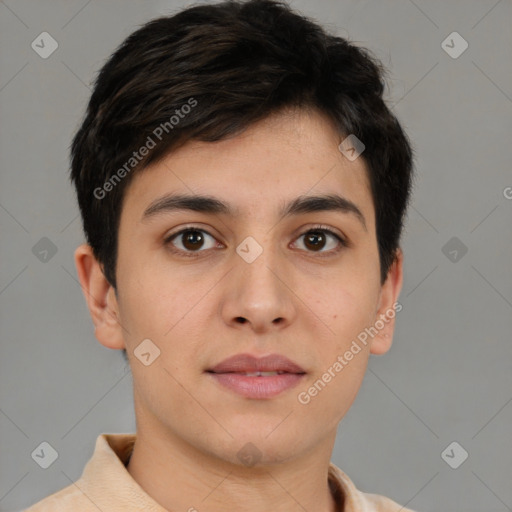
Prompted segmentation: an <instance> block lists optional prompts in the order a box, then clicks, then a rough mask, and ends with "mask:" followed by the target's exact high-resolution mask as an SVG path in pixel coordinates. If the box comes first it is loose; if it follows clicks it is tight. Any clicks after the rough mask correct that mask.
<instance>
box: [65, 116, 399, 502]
mask: <svg viewBox="0 0 512 512" xmlns="http://www.w3.org/2000/svg"><path fill="white" fill-rule="evenodd" d="M341 140H342V137H340V135H339V134H337V133H336V131H335V129H334V127H333V126H332V125H331V124H330V123H329V121H328V120H327V119H326V118H324V117H323V116H322V115H321V114H319V113H316V112H306V111H296V112H287V113H280V114H278V115H273V116H271V117H268V118H266V119H264V120H263V121H261V122H258V123H256V124H254V125H252V126H251V127H250V128H249V129H247V130H246V131H245V132H244V133H243V134H241V135H238V136H236V137H233V138H231V139H228V140H223V141H220V142H215V143H206V142H197V141H191V142H188V143H187V144H186V145H184V146H182V147H181V148H179V149H178V150H176V151H174V152H171V153H170V154H168V155H167V156H166V157H165V158H164V159H162V160H161V161H160V162H158V163H156V164H154V165H152V166H150V167H148V168H146V169H145V170H144V172H142V173H139V174H138V175H136V176H134V179H133V181H132V182H131V183H130V185H129V187H128V188H127V191H126V196H125V200H124V203H123V208H122V213H121V221H120V229H119V238H118V243H119V251H118V261H117V268H116V276H117V285H118V289H117V294H116V292H115V290H114V289H113V288H112V287H111V286H110V285H109V283H108V282H107V281H106V280H105V278H104V276H103V273H102V270H101V265H100V264H99V263H98V262H97V261H96V260H95V258H94V256H93V254H92V251H91V248H90V247H89V246H88V245H86V244H84V245H81V246H80V247H78V249H77V250H76V252H75V263H76V266H77V270H78V275H79V278H80V282H81V285H82V287H83V290H84V295H85V298H86V301H87V304H88V307H89V310H90V313H91V316H92V319H93V322H94V325H95V327H96V329H95V335H96V337H97V339H98V341H99V342H100V343H101V344H102V345H104V346H105V347H108V348H111V349H122V348H126V349H127V352H128V356H129V359H130V365H131V369H132V374H133V389H134V404H135V414H136V421H137V441H136V443H135V447H134V451H133V455H132V458H131V461H130V464H129V466H128V471H129V473H130V474H131V475H132V477H133V478H134V479H135V480H136V481H137V482H138V483H139V485H140V486H141V487H142V488H143V489H144V490H145V491H146V492H147V493H148V494H149V495H150V496H152V497H153V498H154V499H155V500H156V501H157V502H158V503H160V504H161V505H162V506H163V507H164V508H166V509H168V510H194V508H195V509H197V510H198V511H200V512H201V511H206V510H207V511H208V512H221V511H222V512H224V511H225V510H226V504H227V503H231V504H236V506H235V505H234V508H236V509H237V510H240V511H244V512H267V511H268V510H273V511H276V512H280V511H283V512H284V511H286V512H290V511H299V510H300V511H303V510H304V509H305V510H317V511H323V512H328V511H329V512H334V511H335V503H334V500H333V497H332V496H331V493H330V490H329V487H328V485H327V471H328V465H329V462H330V459H331V454H332V450H333V446H334V442H335V438H336V432H337V426H338V423H339V422H340V421H341V419H342V418H343V417H344V415H345V414H346V412H347V410H348V409H349V407H350V406H351V404H352V402H353V400H354V398H355V396H356V394H357V392H358V390H359V388H360V385H361V382H362V379H363V376H364V373H365V370H366V366H367V362H368V358H369V355H370V353H372V354H384V353H385V352H387V350H388V349H389V348H390V346H391V342H392V337H393V330H394V320H393V319H391V320H389V321H387V322H386V323H385V326H384V328H383V329H381V330H380V331H379V332H378V334H377V335H376V336H375V337H373V338H370V339H369V343H368V345H367V346H366V347H364V346H362V350H361V352H359V353H358V354H357V355H355V356H354V358H353V359H352V360H351V361H350V362H348V364H347V365H346V366H345V367H344V368H343V370H342V371H341V372H339V373H337V374H336V377H335V378H333V379H332V380H331V381H330V382H329V383H328V384H327V385H326V386H325V388H324V389H323V390H322V391H321V392H319V393H318V395H317V396H315V397H314V398H313V399H312V400H311V401H310V402H309V403H308V404H307V405H304V404H301V403H299V401H298V400H297V395H298V393H299V392H301V391H305V390H306V391H307V389H308V388H309V387H310V386H312V385H313V383H314V382H315V381H317V380H318V379H319V378H320V377H321V376H322V374H324V373H325V372H326V371H327V369H328V368H329V367H332V365H333V363H334V362H335V361H336V360H337V357H338V356H339V355H343V354H344V353H345V352H346V351H347V350H348V349H349V347H350V345H351V343H352V341H353V340H355V339H356V337H357V335H358V334H359V333H361V332H362V331H364V329H365V328H367V327H369V326H372V325H374V324H375V322H376V321H377V320H378V319H379V318H380V316H379V315H382V314H385V313H386V312H387V311H390V310H392V309H393V304H394V303H395V302H396V301H397V299H398V296H399V293H400V290H401V287H402V262H403V256H402V252H401V251H400V250H398V252H397V258H396V260H395V262H394V264H393V265H392V267H391V268H390V271H389V273H388V277H387V280H386V282H385V283H384V285H382V286H381V283H380V275H379V254H378V248H377V238H376V231H375V218H374V217H375V211H374V206H373V201H372V197H371V193H370V188H369V182H368V177H367V174H366V167H365V163H364V160H363V159H362V158H361V157H360V158H357V159H356V160H355V161H349V160H348V159H347V158H346V157H345V156H343V154H342V153H341V152H340V151H339V149H338V145H339V143H340V142H341ZM166 192H180V193H201V194H208V195H212V196H215V197H218V198H219V199H221V200H223V201H225V202H228V203H230V204H232V205H233V206H234V207H237V208H239V214H238V215H236V216H234V217H230V216H227V215H224V214H209V213H200V212H192V211H186V210H182V211H173V212H166V213H163V214H160V215H157V216H154V217H152V218H151V219H150V220H147V221H145V222H144V221H141V217H142V213H143V212H144V210H145V209H146V208H147V207H148V205H149V204H150V203H151V202H152V201H153V200H155V199H156V198H158V197H160V196H161V195H163V194H164V193H166ZM322 193H323V194H327V193H337V194H340V195H342V196H344V197H345V198H347V199H349V200H350V201H352V202H353V203H355V204H356V205H357V206H358V208H359V209H360V210H361V212H362V213H363V215H364V218H365V223H366V229H365V227H363V225H362V223H361V222H360V221H359V220H358V218H357V217H356V216H355V215H354V214H352V213H346V212H339V211H320V212H314V213H306V214H301V215H297V216H293V217H290V218H285V219H281V220H280V219H279V216H278V210H279V208H280V207H281V206H282V204H283V203H284V202H287V201H290V200H292V199H294V198H296V197H298V196H302V195H312V194H315V195H316V194H322ZM189 224H193V225H194V226H197V228H200V229H204V230H205V231H206V232H207V234H206V233H204V232H203V236H204V237H205V239H204V244H203V246H202V247H201V245H200V244H197V245H195V246H194V245H192V246H191V245H190V244H189V245H187V241H186V239H185V240H184V238H183V236H178V237H177V238H175V239H174V241H173V242H174V247H175V249H176V250H178V251H179V250H180V249H181V250H182V251H186V250H187V248H190V247H192V249H189V253H191V252H192V253H193V254H196V255H197V254H198V250H196V252H195V253H194V247H198V248H199V251H200V252H199V256H197V257H186V256H181V255H178V254H175V253H173V252H171V250H170V248H171V247H173V246H172V243H171V242H169V243H168V244H167V246H166V245H165V243H164V239H165V237H166V235H169V234H172V233H175V232H177V231H179V230H180V229H182V228H184V227H186V226H188V225H189ZM318 224H322V225H325V226H327V227H329V228H331V229H333V230H334V231H336V232H337V233H339V234H341V235H342V236H344V237H345V238H346V239H348V240H349V242H350V246H349V247H343V246H340V245H339V243H338V241H337V240H336V239H335V238H332V236H331V235H326V238H325V242H323V243H322V241H320V243H319V244H317V246H315V245H314V243H313V244H311V243H309V245H308V243H307V236H303V234H304V233H305V232H307V231H308V230H309V229H311V228H315V227H316V225H318ZM210 235H211V236H210ZM247 236H252V237H253V238H254V239H255V240H256V241H257V242H258V243H259V245H260V246H261V247H262V248H263V252H262V254H261V255H260V256H259V257H258V258H256V260H254V261H253V262H252V263H250V264H249V263H247V262H246V261H244V260H243V259H242V258H241V257H240V256H239V255H238V254H237V252H236V247H237V246H238V245H239V244H240V243H241V242H242V241H243V240H244V239H245V238H246V237H247ZM338 247H339V248H340V251H339V252H335V249H336V248H338ZM329 254H330V255H329ZM325 255H328V256H325ZM239 317H243V318H244V319H245V322H240V321H237V318H239ZM278 318H280V321H276V320H275V319H278ZM147 338H149V339H151V340H152V342H153V343H154V344H155V345H156V346H158V348H159V349H160V351H161V354H160V357H158V358H157V359H156V360H155V361H154V362H153V363H152V364H150V365H149V366H145V365H144V364H142V363H141V362H140V361H139V360H138V359H137V358H136V357H135V356H134V354H133V351H134V350H135V349H136V347H137V346H138V345H139V344H140V343H141V341H142V340H144V339H147ZM244 352H247V353H251V354H254V355H256V356H264V355H267V354H271V353H278V354H283V355H285V356H287V357H288V358H290V359H291V360H292V361H295V362H296V363H297V364H299V365H300V366H301V367H302V368H304V370H305V371H306V372H307V374H306V376H305V378H304V379H303V381H302V382H301V383H300V384H299V385H298V387H295V388H292V389H289V390H287V391H285V392H283V393H281V394H280V395H278V396H276V397H274V398H271V399H260V400H257V399H249V398H245V397H242V396H240V395H238V394H235V393H234V392H232V391H230V390H227V389H225V388H223V387H221V386H220V385H219V384H218V383H217V382H214V381H213V380H212V378H211V376H210V375H208V374H206V373H205V370H206V369H207V368H211V367H212V366H214V365H215V364H217V363H219V362H220V361H222V360H224V359H225V358H227V357H230V356H232V355H234V354H239V353H244ZM249 442H250V443H252V444H254V445H255V446H256V447H257V449H258V450H259V452H260V454H261V458H260V460H259V462H258V463H257V464H255V465H253V466H251V467H248V466H246V465H244V464H243V463H242V462H241V461H240V460H239V458H238V457H237V453H238V452H239V451H240V450H241V449H242V448H243V447H244V446H245V445H246V443H249ZM192 507H194V508H192ZM232 508H233V507H232Z"/></svg>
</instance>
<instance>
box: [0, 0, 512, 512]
mask: <svg viewBox="0 0 512 512" xmlns="http://www.w3.org/2000/svg"><path fill="white" fill-rule="evenodd" d="M291 3H292V5H293V6H295V7H296V8H298V9H300V10H301V11H303V12H304V13H306V14H309V15H311V16H313V17H315V18H316V19H317V20H319V21H320V22H322V23H324V24H326V25H327V26H328V27H329V28H330V29H332V30H334V31H336V32H337V33H338V35H341V36H345V37H349V38H350V39H351V40H353V41H356V42H357V43H358V44H361V45H363V46H366V47H368V48H370V49H371V50H373V51H374V52H375V54H376V55H377V56H378V57H379V58H381V59H382V61H383V63H384V64H385V65H386V66H387V67H388V69H389V71H390V75H389V76H390V78H389V80H388V83H389V89H388V92H387V95H388V100H389V102H390V105H392V107H393V109H394V111H395V112H396V114H397V115H398V117H399V119H400V120H401V121H402V123H403V125H404V127H405V129H406V131H407V132H408V133H409V134H410V137H411V138H412V140H413V144H414V146H415V150H416V169H417V181H416V186H415V190H414V197H413V202H412V206H411V209H410V212H409V216H408V221H407V226H406V232H405V236H404V239H403V247H404V251H405V257H406V259H405V281H404V287H403V291H402V295H401V298H400V300H401V302H402V304H403V310H402V312H400V313H399V314H398V326H397V333H396V337H395V340H394V345H393V347H392V349H391V351H390V352H389V353H388V354H387V355H386V356H383V357H373V356H372V359H371V361H370V365H369V371H368V373H367V376H366V378H365V381H364V383H363V386H362V389H361V391H360V394H359V396H358V399H357V400H356V402H355V404H354V406H353V407H352V409H351V410H350V412H349V413H348V415H347V416H346V418H345V419H344V420H343V421H342V423H341V424H340V428H339V434H338V439H337V443H336V448H335V452H334V453H333V459H332V460H333V462H334V463H336V464H337V465H338V466H340V467H341V468H342V469H343V470H344V471H346V472H347V473H348V475H349V476H350V477H351V478H352V479H353V480H354V482H355V483H356V485H357V486H358V487H359V488H361V489H362V490H364V491H367V492H374V493H378V494H384V495H387V496H390V497H392V498H393V499H395V500H396V501H398V502H399V503H401V504H403V505H405V504H407V506H409V507H410V508H413V509H416V510H419V511H425V512H430V511H432V512H434V511H436V512H438V511H441V510H442V511H444V512H450V511H467V512H470V511H478V512H493V511H496V512H501V511H506V510H512V486H511V485H510V484H511V481H512V435H511V432H512V430H511V425H512V403H511V402H512V372H511V363H512V343H511V335H510V333H511V331H512V315H511V313H512V272H510V265H511V262H512V236H511V235H512V222H511V219H512V215H511V214H512V200H511V199H510V198H511V197H512V189H511V188H507V187H512V172H511V161H512V158H511V157H512V144H511V135H512V126H511V125H512V60H511V55H512V51H511V50H512V31H511V30H510V28H511V26H512V3H511V1H510V0H500V1H496V0H486V1H476V0H472V1H448V2H446V1H440V0H439V1H436V0H434V1H420V0H415V1H412V0H396V1H391V0H387V1H356V0H321V1H317V2H315V3H313V2H308V1H307V0H296V1H294V2H291ZM189 4H190V3H189V2H186V1H174V2H173V1H144V2H143V1H124V2H121V1H120V0H108V1H99V0H92V1H91V0H89V1H87V0H73V1H69V0H67V1H64V0H60V1H57V0H51V1H35V0H34V1H28V0H21V1H14V0H5V1H2V2H0V42H1V46H0V48H1V61H0V72H1V76H0V120H1V121H0V141H1V142H0V159H1V188H0V224H1V233H2V237H1V254H0V257H1V272H0V312H1V324H0V325H1V333H0V334H1V354H0V364H1V373H0V432H1V436H0V450H1V452H0V453H1V455H0V510H1V511H7V510H14V509H20V508H23V507H26V506H28V505H30V504H32V503H34V502H35V501H37V500H39V499H41V498H43V497H44V496H47V495H48V494H50V493H53V492H55V491H57V490H59V489H61V488H63V487H65V486H67V485H69V484H70V483H71V482H72V481H73V480H75V479H77V478H78V477H79V476H80V474H81V471H82V469H83V466H84V465H85V463H86V461H87V460H88V459H89V457H90V456H91V454H92V450H93V448H94V443H95V440H96V437H97V435H99V434H100V433H102V432H131V431H134V429H135V421H134V414H133V403H132V397H131V393H132V389H131V385H132V381H131V374H130V371H129V369H128V368H126V366H125V363H124V360H123V359H122V357H121V354H120V353H119V352H116V351H110V350H108V349H106V348H103V347H102V346H101V345H100V344H99V343H98V342H97V341H96V340H95V338H94V334H93V324H92V321H91V320H90V318H89V314H88V311H87V309H86V305H85V301H84V298H83V296H82V291H81V289H80V287H79V285H78V281H77V276H76V271H75V268H74V263H73V251H74V249H75V247H76V246H77V245H78V244H80V243H81V242H82V240H83V237H82V231H81V224H80V218H79V217H78V209H77V206H76V203H75V196H74V191H73V190H72V188H71V186H70V184H69V182H68V165H69V162H68V146H69V143H70V139H71V136H72V134H73V132H74V131H75V130H76V128H77V127H78V124H79V121H80V120H81V118H82V114H83V111H84V108H85V104H86V101H87V100H88V98H89V95H90V92H91V91H90V88H91V81H92V79H93V77H94V76H95V73H96V71H97V70H98V69H99V68H100V66H101V65H102V64H103V63H104V61H105V59H106V58H107V57H108V56H109V54H110V53H111V52H112V51H113V50H114V48H115V47H116V46H117V45H118V44H119V43H120V42H121V41H122V40H123V39H124V38H125V37H126V36H127V35H128V34H129V33H131V32H132V31H133V30H134V29H136V28H137V26H138V25H140V24H141V23H143V22H145V21H146V20H148V19H150V18H152V17H154V16H157V15H160V14H168V13H171V12H174V11H175V10H177V9H178V8H180V7H183V6H186V5H189ZM43 31H47V32H49V33H50V34H51V35H52V37H53V38H54V39H55V40H56V41H57V42H58V45H59V46H58V49H57V50H56V51H55V52H54V53H53V54H52V55H51V56H50V57H48V58H47V59H43V58H41V57H40V56H39V55H38V54H37V53H36V52H35V51H34V50H33V49H32V48H31V42H32V41H33V40H34V39H36V37H37V36H38V35H39V34H40V33H41V32H43ZM453 31H457V32H458V33H459V34H460V35H461V36H462V37H463V38H464V39H465V40H466V41H467V42H468V44H469V47H468V49H467V50H466V51H465V52H464V53H462V55H460V56H459V57H458V58H452V57H451V56H450V55H449V54H448V53H447V52H446V51H445V50H444V49H443V47H442V45H441V43H442V42H443V41H444V40H445V38H446V37H447V36H448V35H449V34H451V33H452V32H453ZM448 44H449V45H451V46H454V49H455V50H457V49H459V48H460V42H455V41H454V43H451V42H449V43H448ZM43 237H47V238H48V239H50V240H51V241H52V243H53V244H54V245H55V247H56V248H57V252H56V254H54V255H53V256H52V255H51V252H50V253H49V254H48V255H47V257H46V258H47V261H44V258H43V261H41V260H40V258H38V257H36V255H35V254H34V253H33V250H32V248H33V247H34V246H35V245H36V244H37V243H38V241H39V240H40V239H41V238H43ZM452 237H457V239H458V240H459V241H456V242H453V241H452V242H450V244H448V246H445V244H447V243H448V241H449V240H450V239H451V238H452ZM454 243H456V244H458V247H457V245H452V244H454ZM461 244H463V246H465V247H466V248H467V253H466V254H463V251H461V247H462V248H463V246H462V245H461ZM443 248H444V249H443ZM454 250H456V251H457V253H454V252H453V251H454ZM34 252H36V253H37V251H34ZM450 252H451V253H450ZM40 257H41V255H40ZM452 260H455V261H452ZM42 441H47V442H49V443H50V444H51V445H52V446H53V447H55V449H56V450H57V451H58V455H59V457H58V459H57V461H56V462H55V463H54V464H53V465H52V466H50V467H49V468H48V469H46V470H44V469H41V468H40V467H39V466H38V465H37V464H36V463H35V462H34V460H32V458H31V453H32V452H33V451H34V449H35V448H36V447H37V446H38V445H39V444H40V443H41V442H42ZM453 441H457V442H458V443H459V444H460V445H461V446H462V447H463V448H464V449H465V450H466V451H467V452H468V453H469V457H468V459H467V460H466V461H465V462H464V463H463V464H462V465H460V467H458V469H452V468H451V467H450V466H449V465H448V464H447V463H446V462H445V461H444V460H443V459H442V457H441V453H442V452H443V450H444V449H445V448H446V447H447V446H448V445H449V444H450V443H452V442H453ZM460 453H461V452H460V449H459V448H457V449H455V450H454V451H453V452H450V451H449V454H450V455H451V460H452V461H455V462H457V460H458V458H459V457H460ZM311 512H313V511H311Z"/></svg>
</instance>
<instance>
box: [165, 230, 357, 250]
mask: <svg viewBox="0 0 512 512" xmlns="http://www.w3.org/2000/svg"><path fill="white" fill-rule="evenodd" d="M188 231H199V232H201V233H206V234H207V235H209V236H211V237H212V238H215V237H214V236H213V235H211V234H210V233H208V231H206V230H204V229H202V228H199V227H198V226H193V225H192V226H186V227H185V228H183V229H181V230H180V231H177V232H176V233H172V234H170V235H169V236H168V237H166V238H165V240H164V245H165V246H167V247H169V250H170V251H171V252H173V253H174V254H179V255H180V256H185V257H187V258H196V257H199V256H200V253H202V252H207V251H208V249H206V250H198V251H183V250H182V249H176V248H175V247H174V246H173V245H172V243H171V242H172V240H174V238H177V237H179V236H180V235H182V234H183V233H187V232H188ZM311 232H322V233H327V234H328V235H331V236H332V237H334V238H335V239H336V240H338V242H339V243H340V245H341V247H338V248H336V249H331V250H330V251H319V252H318V254H324V256H320V257H328V256H331V255H334V254H337V253H338V252H340V251H341V250H342V249H343V248H346V247H349V243H348V241H347V240H346V239H344V238H343V237H341V236H340V235H338V233H335V232H334V231H332V230H331V229H329V228H328V227H326V226H323V225H318V226H314V227H312V228H309V229H308V230H306V231H304V232H303V233H301V234H300V235H299V236H298V237H297V239H299V238H300V237H302V236H304V235H307V234H309V233H311ZM306 252H310V253H313V254H314V253H315V251H306ZM325 255H326V256H325Z"/></svg>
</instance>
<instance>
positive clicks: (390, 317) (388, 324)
mask: <svg viewBox="0 0 512 512" xmlns="http://www.w3.org/2000/svg"><path fill="white" fill-rule="evenodd" d="M403 259H404V256H403V253H402V250H401V249H400V248H398V249H397V251H396V256H395V259H394V261H393V263H392V264H391V266H390V268H389V271H388V275H387V277H386V281H385V283H384V284H383V285H382V287H381V290H380V299H379V307H378V310H377V314H376V316H375V323H374V326H375V329H376V330H377V331H378V332H377V334H376V335H375V336H374V337H373V339H372V342H371V346H370V353H371V354H376V355H382V354H385V353H386V352H387V351H388V350H389V349H390V348H391V343H392V342H393V332H394V330H395V317H396V314H397V312H399V311H401V309H402V305H401V304H399V303H398V304H397V300H398V296H399V295H400V290H401V289H402V280H403ZM382 324H383V325H384V326H383V327H382ZM378 327H382V328H379V329H377V328H378Z"/></svg>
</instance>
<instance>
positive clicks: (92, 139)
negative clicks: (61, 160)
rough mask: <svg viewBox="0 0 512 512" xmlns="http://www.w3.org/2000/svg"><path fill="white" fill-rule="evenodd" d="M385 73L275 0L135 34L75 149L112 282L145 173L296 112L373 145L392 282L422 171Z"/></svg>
mask: <svg viewBox="0 0 512 512" xmlns="http://www.w3.org/2000/svg"><path fill="white" fill-rule="evenodd" d="M384 74H385V69H384V68H383V67H382V64H381V63H380V61H378V60H377V59H376V58H375V57H373V56H372V54H371V53H370V52H369V51H368V50H366V49H364V48H360V47H357V46H355V45H354V44H351V43H349V42H348V41H347V40H346V39H344V38H342V37H335V36H333V35H329V34H328V33H327V32H326V31H325V30H324V29H323V28H321V27H320V26H319V25H318V24H316V23H315V22H314V21H312V20H311V19H309V18H307V17H304V16H302V15H300V14H298V13H296V12H294V11H292V10H291V8H290V7H289V6H288V5H287V4H286V3H284V2H281V1H275V0H249V1H246V2H240V1H224V2H221V3H218V4H214V5H194V6H192V7H190V8H187V9H185V10H182V11H180V12H178V13H177V14H175V15H173V16H166V17H160V18H157V19H154V20H151V21H150V22H148V23H146V24H145V25H144V26H142V27H141V28H139V29H138V30H137V31H135V32H134V33H132V34H131V35H130V36H129V37H128V38H127V39H126V40H125V41H124V42H123V43H122V44H121V46H120V47H119V48H118V49H117V50H116V51H115V52H114V53H113V54H112V56H111V57H110V59H109V60H108V61H107V62H106V64H105V65H104V66H103V67H102V69H101V70H100V72H99V75H98V77H97V79H96V81H95V86H94V91H93V93H92V96H91V98H90V101H89V104H88V108H87V112H86V116H85V119H84V120H83V123H82V125H81V127H80V128H79V130H78V132H77V133H76V135H75V137H74V139H73V143H72V147H71V157H72V167H71V180H72V182H73V183H74V185H75V187H76V190H77V196H78V204H79V207H80V212H81V215H82V220H83V226H84V231H85V234H86V237H87V242H88V243H89V245H91V247H92V250H93V253H94V255H95V257H96V258H97V260H98V261H99V262H100V264H101V266H102V269H103V272H104V275H105V278H106V279H107V280H108V281H109V283H110V284H111V285H112V286H113V287H114V288H115V289H116V272H115V270H116V258H117V235H118V226H119V220H120V214H121V208H122V204H123V197H124V191H125V190H126V187H127V186H128V184H129V183H130V181H131V179H132V178H133V176H134V174H135V173H136V172H141V171H142V170H143V169H145V168H146V167H147V166H148V165H149V164H150V163H154V162H157V161H158V160H159V159H160V158H162V157H163V156H165V155H166V154H168V153H169V151H171V150H172V149H176V148H178V147H179V146H181V145H182V144H184V143H185V142H187V141H189V140H192V139H195V140H200V141H218V140H221V139H224V138H227V137H231V136H235V135H237V134H239V133H241V132H242V131H243V130H244V129H246V128H247V127H249V126H250V125H251V124H252V123H255V122H256V121H258V120H261V119H263V118H265V117H267V116H269V115H270V114H274V113H277V112H279V111H282V110H283V109H288V108H294V107H297V108H301V109H314V110H315V111H318V112H320V113H323V114H325V115H326V116H327V117H328V118H329V119H330V120H331V121H332V122H333V123H334V126H335V127H337V129H338V130H339V133H340V136H341V137H346V136H348V135H350V134H354V135H355V136H356V137H357V138H358V139H360V140H361V141H362V142H363V143H364V145H365V150H364V153H363V154H362V155H361V158H363V159H364V161H365V163H366V165H367V168H368V175H369V181H370V184H371V192H372V197H373V201H374V206H375V211H376V219H375V220H376V231H377V242H378V247H379V257H380V269H381V281H382V283H383V282H384V281H385V279H386V276H387V273H388V270H389V267H390V265H391V264H392V262H393V260H394V259H395V255H396V250H397V249H398V247H399V240H400V234H401V231H402V226H403V221H404V216H405V211H406V207H407V203H408V200H409V196H410V188H411V177H412V167H413V163H412V159H413V152H412V148H411V146H410V142H409V140H408V137H407V135H406V134H405V133H404V132H403V131H402V128H401V126H400V124H399V122H398V120H397V119H396V117H395V116H394V115H393V114H392V113H391V111H390V110H389V109H388V107H387V106H386V104H385V102H384V100H383V91H384V87H385V82H384V81H383V77H384ZM340 141H341V139H340ZM143 148H145V150H143Z"/></svg>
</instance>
